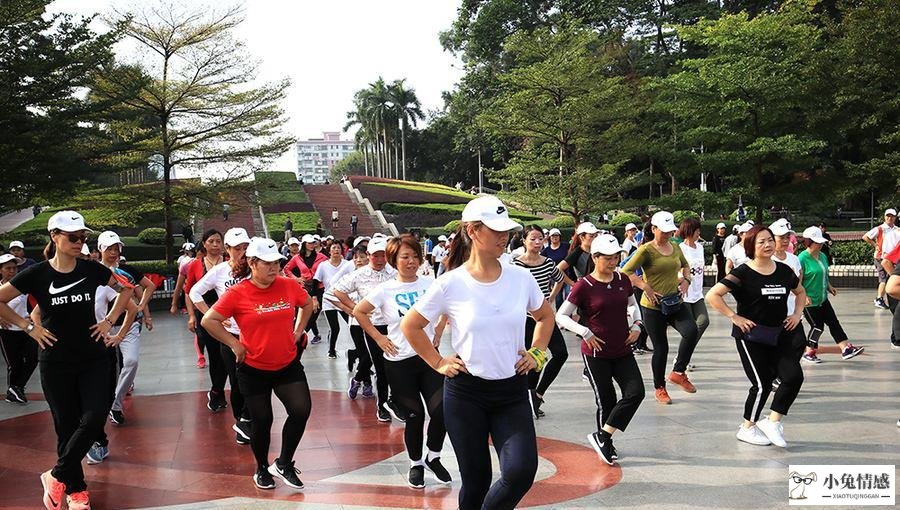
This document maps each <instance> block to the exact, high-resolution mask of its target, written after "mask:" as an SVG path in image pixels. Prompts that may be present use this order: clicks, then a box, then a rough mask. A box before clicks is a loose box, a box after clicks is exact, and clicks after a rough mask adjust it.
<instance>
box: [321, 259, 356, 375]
mask: <svg viewBox="0 0 900 510" xmlns="http://www.w3.org/2000/svg"><path fill="white" fill-rule="evenodd" d="M328 254H329V255H330V256H329V258H328V260H327V261H325V262H322V263H321V264H319V267H317V268H316V274H315V276H313V280H317V281H318V282H320V283H321V284H322V285H323V288H324V289H327V288H328V287H329V286H330V285H331V284H332V283H333V282H336V281H337V279H336V278H335V277H336V276H337V275H342V274H343V273H344V271H345V270H348V269H349V268H352V267H353V263H352V262H350V261H349V260H344V254H343V253H342V251H341V245H339V244H337V243H334V244H332V245H331V247H330V248H329V249H328ZM323 294H324V293H323ZM322 311H323V312H325V318H326V319H328V329H329V330H330V331H329V333H328V357H329V358H330V359H337V351H336V350H335V347H336V345H337V337H338V334H339V333H340V332H341V322H340V321H339V320H338V314H341V316H342V317H344V320H345V321H347V320H349V316H348V315H347V314H346V313H344V311H343V310H340V309H338V307H336V306H334V303H332V302H331V301H330V300H328V299H325V298H324V297H323V299H322Z"/></svg>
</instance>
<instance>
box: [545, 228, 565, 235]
mask: <svg viewBox="0 0 900 510" xmlns="http://www.w3.org/2000/svg"><path fill="white" fill-rule="evenodd" d="M548 235H551V236H559V235H562V232H560V231H559V229H558V228H551V229H550V233H549V234H548Z"/></svg>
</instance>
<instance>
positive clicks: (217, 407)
mask: <svg viewBox="0 0 900 510" xmlns="http://www.w3.org/2000/svg"><path fill="white" fill-rule="evenodd" d="M226 407H228V402H227V401H226V400H225V395H224V394H223V393H220V392H214V391H212V390H210V391H208V392H206V408H207V409H209V410H210V411H212V412H214V413H217V412H219V411H221V410H222V409H225V408H226Z"/></svg>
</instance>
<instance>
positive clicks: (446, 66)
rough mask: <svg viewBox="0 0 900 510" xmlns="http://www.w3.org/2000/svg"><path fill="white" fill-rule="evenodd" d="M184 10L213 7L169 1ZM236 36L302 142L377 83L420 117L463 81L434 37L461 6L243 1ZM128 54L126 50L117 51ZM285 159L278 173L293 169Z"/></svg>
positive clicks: (369, 0)
mask: <svg viewBox="0 0 900 510" xmlns="http://www.w3.org/2000/svg"><path fill="white" fill-rule="evenodd" d="M173 1H175V3H180V4H184V5H187V6H193V5H196V6H203V5H213V6H214V5H216V2H212V3H210V2H197V1H194V0H180V2H179V1H178V0H173ZM145 3H146V4H151V5H152V4H155V3H156V2H155V0H148V1H146V2H144V1H141V0H124V1H121V0H56V1H55V2H53V3H52V4H51V5H50V8H49V9H50V10H51V11H52V12H67V13H71V14H77V15H89V14H92V13H95V12H100V13H104V12H108V11H110V10H111V8H112V7H115V8H116V9H119V10H128V9H129V7H131V6H135V5H141V4H145ZM242 3H243V5H244V8H245V17H246V20H245V22H244V23H243V25H242V26H241V27H240V30H239V32H238V34H237V35H238V37H240V38H242V39H244V41H245V42H246V44H247V48H248V50H249V52H250V53H251V54H252V55H253V56H254V57H256V58H258V59H259V60H260V66H259V70H260V73H261V75H260V77H261V78H262V79H265V80H276V79H279V78H281V77H285V76H286V77H288V78H290V79H291V81H292V86H291V89H290V92H289V94H288V100H287V103H286V104H285V109H286V111H287V113H288V115H289V117H290V120H289V122H288V125H287V129H288V130H289V132H290V133H291V134H293V135H294V136H297V137H298V138H300V139H306V138H314V137H319V136H321V133H322V131H338V130H340V129H341V128H342V127H343V126H344V123H345V121H346V120H345V119H346V113H347V111H349V110H350V109H351V108H352V101H353V93H354V92H355V91H357V90H359V89H361V88H364V87H366V85H367V84H368V83H370V82H372V81H375V80H376V79H377V78H378V76H379V75H380V76H383V77H384V78H385V80H388V81H390V80H394V79H399V78H406V79H407V80H406V83H407V86H410V87H412V88H414V89H415V91H416V94H417V95H418V97H419V100H420V101H421V102H422V107H423V109H424V110H425V111H428V110H432V109H437V108H440V107H441V106H442V101H441V92H443V91H445V90H450V89H451V88H452V87H453V85H454V83H456V82H457V81H458V79H459V77H460V76H461V75H462V71H461V65H460V63H459V61H458V60H457V59H456V58H454V57H453V56H452V55H450V54H449V53H446V52H444V51H443V49H442V48H441V45H440V43H439V42H438V33H439V32H440V31H442V30H446V29H447V28H449V27H450V25H451V24H452V23H453V20H454V19H455V18H456V10H457V8H458V6H459V3H460V0H322V1H311V0H293V1H291V0H246V1H245V2H242ZM120 51H127V50H124V49H123V50H120ZM295 158H296V156H295V155H294V154H293V152H292V153H289V154H286V155H285V156H283V157H282V158H281V159H280V160H279V162H278V163H277V165H276V166H277V169H279V170H291V171H293V170H294V169H295V167H296V160H295Z"/></svg>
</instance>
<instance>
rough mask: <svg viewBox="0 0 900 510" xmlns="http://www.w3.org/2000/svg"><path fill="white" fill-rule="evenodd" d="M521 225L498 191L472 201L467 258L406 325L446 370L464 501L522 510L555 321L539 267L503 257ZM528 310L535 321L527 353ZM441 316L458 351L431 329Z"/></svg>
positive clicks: (465, 237) (414, 341)
mask: <svg viewBox="0 0 900 510" xmlns="http://www.w3.org/2000/svg"><path fill="white" fill-rule="evenodd" d="M521 229H522V227H521V226H520V225H519V224H518V223H516V222H514V221H512V220H511V219H510V218H509V213H508V212H507V209H506V206H504V205H503V203H502V202H500V200H498V199H497V198H496V197H492V196H484V197H479V198H476V199H474V200H472V201H471V202H469V203H468V204H467V205H466V207H465V209H464V210H463V213H462V223H461V225H460V230H459V236H458V238H457V239H456V240H455V241H454V243H456V242H458V243H460V246H461V247H462V248H464V249H468V251H469V256H468V259H467V260H466V261H465V263H464V264H462V265H460V266H459V267H458V268H456V269H451V270H449V271H448V272H447V273H445V274H443V275H442V276H439V277H438V278H437V280H435V282H434V283H433V284H432V285H431V287H429V289H428V291H427V292H425V295H424V296H422V297H421V298H419V300H418V301H416V303H415V305H413V308H412V309H411V310H410V311H409V313H408V314H406V316H405V317H404V318H403V321H402V322H401V324H400V329H401V331H402V333H403V336H405V337H406V339H407V340H408V341H409V343H410V345H411V346H412V348H413V349H414V350H415V351H416V353H417V354H419V356H421V357H422V359H424V360H425V362H426V363H428V364H429V365H430V366H431V367H432V368H434V369H435V370H436V371H437V372H439V373H441V374H443V375H445V376H447V379H446V380H445V381H444V422H445V423H446V425H447V433H448V434H449V436H450V441H451V443H452V444H453V448H454V450H455V451H456V457H457V460H458V462H459V471H460V475H461V477H462V488H461V489H460V492H459V506H460V508H466V509H469V508H489V509H493V508H514V507H515V506H516V505H517V504H518V503H519V501H520V500H521V499H522V498H523V497H524V496H525V494H526V493H527V492H528V490H529V489H530V488H531V485H532V483H533V482H534V475H535V473H536V471H537V440H536V438H535V432H534V420H533V419H532V417H531V406H530V405H529V403H528V377H527V374H528V373H529V372H530V371H532V370H534V369H541V368H543V366H544V365H545V364H546V361H547V354H546V352H547V351H546V349H547V344H548V343H549V341H550V334H551V332H552V331H553V325H554V321H553V311H552V309H551V308H550V304H549V303H547V301H546V300H545V299H544V295H543V294H542V293H541V289H540V287H538V284H537V282H536V281H535V279H534V278H533V277H532V276H531V273H529V272H528V271H527V270H525V269H523V268H520V267H516V266H514V265H511V264H501V263H500V261H499V260H498V258H499V257H500V255H501V254H502V253H503V252H504V250H505V248H506V244H507V242H508V241H509V232H510V231H511V230H521ZM454 250H455V248H452V249H451V254H450V257H449V258H450V260H453V259H454V254H453V253H454ZM526 313H531V316H532V317H533V318H534V320H535V322H536V323H537V324H536V326H535V330H534V339H533V341H532V344H531V345H532V346H533V347H532V348H531V349H529V350H527V351H526V349H525V321H524V320H522V317H523V315H525V314H526ZM441 315H446V316H447V318H448V320H449V323H450V327H451V328H452V336H451V338H452V345H453V350H454V351H455V352H456V354H453V355H450V356H447V357H442V356H441V354H440V353H439V352H438V350H437V349H435V347H434V345H432V343H431V340H432V339H431V338H430V337H429V336H428V333H427V331H426V328H427V327H428V324H429V323H433V322H435V321H437V320H438V318H439V317H440V316H441ZM489 439H490V440H492V442H493V445H494V448H495V449H496V450H497V453H498V456H499V458H500V480H499V481H498V482H497V483H495V484H494V485H493V486H491V476H492V473H491V460H490V453H489V451H488V444H489V443H488V440H489Z"/></svg>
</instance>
